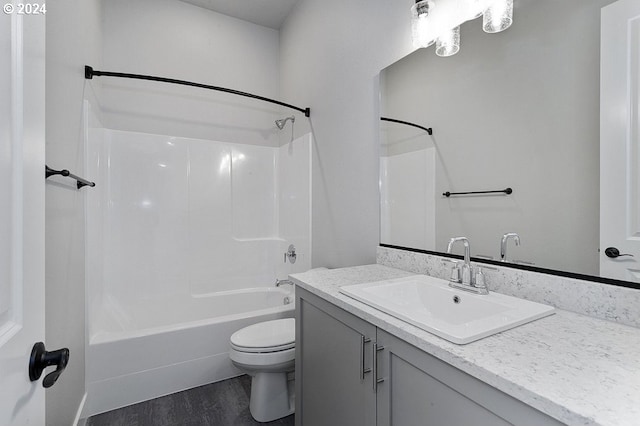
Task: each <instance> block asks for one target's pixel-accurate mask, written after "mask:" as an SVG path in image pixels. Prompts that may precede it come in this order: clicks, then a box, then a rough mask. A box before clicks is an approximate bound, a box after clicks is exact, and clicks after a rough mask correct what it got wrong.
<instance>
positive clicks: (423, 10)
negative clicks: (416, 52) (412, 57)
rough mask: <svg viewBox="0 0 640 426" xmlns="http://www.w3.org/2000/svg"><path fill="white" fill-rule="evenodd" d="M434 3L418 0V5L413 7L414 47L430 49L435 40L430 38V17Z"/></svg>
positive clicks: (412, 28) (412, 31)
mask: <svg viewBox="0 0 640 426" xmlns="http://www.w3.org/2000/svg"><path fill="white" fill-rule="evenodd" d="M432 7H433V3H432V2H431V1H428V0H416V4H414V5H413V6H412V7H411V35H412V36H413V47H416V48H421V47H429V46H431V45H432V44H433V42H434V40H433V39H432V38H430V37H429V32H428V31H427V28H428V25H429V24H428V19H427V18H428V16H429V10H430V9H431V8H432Z"/></svg>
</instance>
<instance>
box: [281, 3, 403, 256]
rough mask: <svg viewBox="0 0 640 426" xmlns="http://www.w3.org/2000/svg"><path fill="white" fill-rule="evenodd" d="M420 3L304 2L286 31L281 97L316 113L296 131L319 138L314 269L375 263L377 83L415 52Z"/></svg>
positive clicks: (315, 160) (315, 158) (316, 146)
mask: <svg viewBox="0 0 640 426" xmlns="http://www.w3.org/2000/svg"><path fill="white" fill-rule="evenodd" d="M413 3H414V2H413V1H411V0H401V1H387V0H367V1H365V0H349V1H344V0H301V1H300V2H299V3H298V5H297V6H296V8H295V9H294V10H293V11H292V13H291V14H290V15H289V17H288V18H287V20H286V22H285V25H284V26H283V28H282V29H281V34H280V57H281V62H280V63H281V68H280V73H281V80H280V81H281V83H280V86H281V97H282V98H283V99H286V100H287V101H289V102H293V103H299V104H305V105H309V106H310V107H311V119H310V120H308V122H306V123H302V120H299V121H300V123H299V122H298V121H296V132H297V133H298V134H303V133H305V132H308V131H309V130H311V131H312V132H313V137H314V147H313V177H312V179H313V191H312V194H313V201H312V205H313V208H312V235H313V246H312V253H313V261H312V263H313V266H329V267H340V266H348V265H357V264H364V263H374V262H375V250H376V246H377V245H378V241H379V234H380V232H379V193H378V168H379V158H378V155H379V134H378V116H379V114H378V106H379V95H378V87H377V79H378V73H379V72H380V70H381V69H382V68H384V67H386V66H388V65H389V64H391V63H393V62H395V61H397V60H398V59H399V58H401V57H402V56H404V55H406V54H407V53H409V52H410V51H412V50H413V48H412V46H411V28H410V20H409V16H410V15H409V10H410V8H411V5H412V4H413ZM299 124H300V125H299ZM303 124H304V125H303Z"/></svg>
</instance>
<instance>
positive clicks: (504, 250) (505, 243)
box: [500, 232, 520, 262]
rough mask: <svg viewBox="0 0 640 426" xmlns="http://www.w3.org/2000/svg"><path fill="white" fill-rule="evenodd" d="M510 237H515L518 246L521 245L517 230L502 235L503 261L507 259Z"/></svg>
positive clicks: (501, 252) (501, 258)
mask: <svg viewBox="0 0 640 426" xmlns="http://www.w3.org/2000/svg"><path fill="white" fill-rule="evenodd" d="M509 238H513V241H514V242H515V243H516V245H517V246H519V245H520V236H519V235H518V234H516V233H515V232H507V233H506V234H504V235H503V236H502V239H501V240H500V261H501V262H506V261H507V241H509Z"/></svg>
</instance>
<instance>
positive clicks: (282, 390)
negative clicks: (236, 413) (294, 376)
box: [249, 372, 295, 422]
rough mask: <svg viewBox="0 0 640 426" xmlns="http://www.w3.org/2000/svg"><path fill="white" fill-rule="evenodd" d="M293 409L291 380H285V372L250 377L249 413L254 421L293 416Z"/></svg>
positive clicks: (263, 373) (260, 373)
mask: <svg viewBox="0 0 640 426" xmlns="http://www.w3.org/2000/svg"><path fill="white" fill-rule="evenodd" d="M289 382H291V383H289ZM294 409H295V403H294V395H293V380H290V381H289V380H287V373H286V372H279V373H265V372H259V373H254V374H253V375H252V378H251V397H250V401H249V411H251V416H252V417H253V418H254V419H255V420H256V421H259V422H270V421H273V420H277V419H280V418H282V417H286V416H288V415H290V414H293V412H294Z"/></svg>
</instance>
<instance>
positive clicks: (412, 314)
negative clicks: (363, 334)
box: [340, 275, 555, 345]
mask: <svg viewBox="0 0 640 426" xmlns="http://www.w3.org/2000/svg"><path fill="white" fill-rule="evenodd" d="M340 293H343V294H346V295H347V296H349V297H352V298H354V299H356V300H359V301H360V302H362V303H365V304H367V305H369V306H372V307H374V308H376V309H379V310H381V311H383V312H385V313H387V314H389V315H392V316H394V317H396V318H400V319H401V320H404V321H406V322H408V323H410V324H413V325H415V326H416V327H419V328H421V329H423V330H426V331H428V332H430V333H433V334H435V335H436V336H440V337H442V338H443V339H447V340H449V341H451V342H453V343H457V344H461V345H462V344H466V343H470V342H473V341H475V340H478V339H482V338H483V337H487V336H491V335H492V334H495V333H499V332H501V331H504V330H508V329H510V328H514V327H517V326H519V325H522V324H525V323H527V322H530V321H533V320H536V319H538V318H542V317H545V316H547V315H551V314H553V313H554V312H555V308H553V307H552V306H547V305H543V304H541V303H535V302H530V301H528V300H523V299H518V298H516V297H511V296H505V295H503V294H499V293H494V292H491V293H490V294H488V295H477V294H473V293H468V292H465V291H463V290H457V289H454V288H451V287H449V283H448V281H446V280H442V279H440V278H434V277H429V276H426V275H414V276H410V277H405V278H398V279H394V280H387V281H376V282H372V283H366V284H356V285H349V286H344V287H342V288H340Z"/></svg>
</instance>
